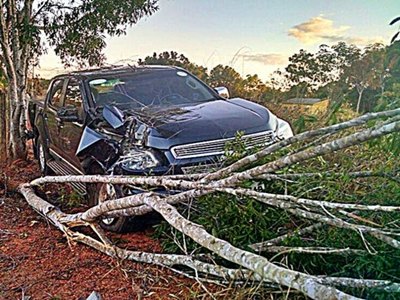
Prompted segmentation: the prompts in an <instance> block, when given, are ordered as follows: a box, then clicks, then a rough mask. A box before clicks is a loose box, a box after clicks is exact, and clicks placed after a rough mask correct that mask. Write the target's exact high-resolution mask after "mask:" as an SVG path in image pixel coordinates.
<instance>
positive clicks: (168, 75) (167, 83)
mask: <svg viewBox="0 0 400 300" xmlns="http://www.w3.org/2000/svg"><path fill="white" fill-rule="evenodd" d="M89 86H90V90H91V93H92V97H93V100H94V102H95V104H96V106H98V107H103V106H104V105H114V106H117V107H119V108H144V107H149V106H163V105H180V104H188V103H196V102H204V101H211V100H214V99H215V96H214V94H212V92H211V91H210V90H209V88H207V87H206V86H205V85H204V84H203V83H202V82H200V81H199V80H198V79H196V78H195V77H193V76H191V75H190V74H188V73H186V72H184V71H182V70H176V69H173V70H171V69H168V70H144V71H138V72H132V73H130V74H126V73H125V74H122V75H119V74H113V75H107V76H104V77H98V78H92V79H91V80H90V81H89Z"/></svg>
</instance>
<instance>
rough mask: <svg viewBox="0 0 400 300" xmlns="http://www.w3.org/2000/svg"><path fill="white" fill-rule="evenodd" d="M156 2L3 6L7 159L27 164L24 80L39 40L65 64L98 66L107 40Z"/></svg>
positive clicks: (0, 29) (0, 46) (20, 1)
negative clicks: (7, 112)
mask: <svg viewBox="0 0 400 300" xmlns="http://www.w3.org/2000/svg"><path fill="white" fill-rule="evenodd" d="M157 2H158V0H137V1H134V0H124V1H106V0H78V1H77V0H67V1H61V0H38V1H35V0H8V1H5V0H1V7H0V9H1V11H0V62H1V67H2V68H3V70H4V74H5V77H6V80H7V83H8V89H7V95H8V101H9V108H10V112H9V122H8V123H9V131H10V138H9V140H8V141H1V143H5V142H6V143H7V145H8V147H7V149H8V157H9V158H10V159H16V158H25V157H26V146H25V141H26V137H25V131H26V126H25V117H24V116H25V113H24V111H25V108H26V101H27V95H26V89H27V74H28V70H29V67H30V66H31V65H32V64H34V63H35V62H37V59H38V57H39V56H40V54H41V53H42V52H43V51H44V49H43V41H42V38H43V37H46V40H47V42H48V44H49V45H50V46H52V47H54V49H55V52H56V54H57V55H59V56H60V58H61V59H62V61H63V62H64V63H65V64H72V63H75V64H78V65H81V66H82V65H90V66H92V65H100V64H101V63H102V62H103V61H104V58H105V57H104V55H103V53H102V50H103V49H104V47H105V46H106V43H105V35H106V34H107V35H110V36H119V35H121V34H124V33H125V32H126V29H127V27H128V26H130V25H133V24H136V23H137V22H138V21H139V19H141V18H143V17H145V16H149V15H151V14H153V13H154V12H155V11H156V10H157V8H158V7H157Z"/></svg>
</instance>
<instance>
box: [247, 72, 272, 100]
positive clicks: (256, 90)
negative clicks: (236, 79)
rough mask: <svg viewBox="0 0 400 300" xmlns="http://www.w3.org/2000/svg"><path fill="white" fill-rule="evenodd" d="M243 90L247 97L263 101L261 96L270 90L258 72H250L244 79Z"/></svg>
mask: <svg viewBox="0 0 400 300" xmlns="http://www.w3.org/2000/svg"><path fill="white" fill-rule="evenodd" d="M243 90H244V94H243V95H242V96H243V97H245V98H246V99H251V100H254V101H261V98H263V96H264V95H265V93H266V92H267V91H269V88H268V87H267V86H266V85H265V84H264V83H263V82H262V80H261V79H260V78H259V77H258V75H257V74H254V75H250V74H249V75H247V76H246V78H245V79H244V80H243Z"/></svg>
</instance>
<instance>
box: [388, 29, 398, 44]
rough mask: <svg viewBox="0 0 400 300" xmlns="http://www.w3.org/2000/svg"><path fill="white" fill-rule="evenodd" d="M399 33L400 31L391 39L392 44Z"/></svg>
mask: <svg viewBox="0 0 400 300" xmlns="http://www.w3.org/2000/svg"><path fill="white" fill-rule="evenodd" d="M399 34H400V31H399V32H397V33H396V34H395V35H394V36H393V37H392V39H391V41H390V43H391V44H393V42H394V41H395V40H396V38H397V37H398V36H399Z"/></svg>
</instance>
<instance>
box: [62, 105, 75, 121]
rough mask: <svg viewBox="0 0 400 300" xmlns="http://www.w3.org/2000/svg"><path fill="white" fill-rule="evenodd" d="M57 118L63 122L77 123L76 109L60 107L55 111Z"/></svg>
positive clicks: (73, 107)
mask: <svg viewBox="0 0 400 300" xmlns="http://www.w3.org/2000/svg"><path fill="white" fill-rule="evenodd" d="M57 117H58V118H59V119H60V120H61V121H64V122H78V121H79V113H78V108H76V107H75V106H67V107H61V108H60V109H58V110H57Z"/></svg>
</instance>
